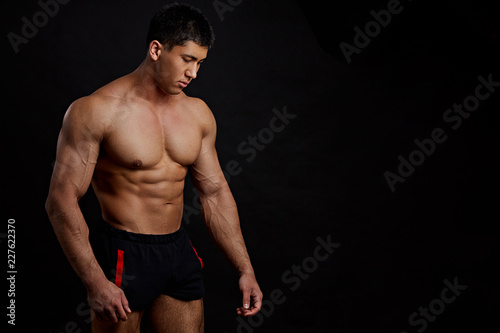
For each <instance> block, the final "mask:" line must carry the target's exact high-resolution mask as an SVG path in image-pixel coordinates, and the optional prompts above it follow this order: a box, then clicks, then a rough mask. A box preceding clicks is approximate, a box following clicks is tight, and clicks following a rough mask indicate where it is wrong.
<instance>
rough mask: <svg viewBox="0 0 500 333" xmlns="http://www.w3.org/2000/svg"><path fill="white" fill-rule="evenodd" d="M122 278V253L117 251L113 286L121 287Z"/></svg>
mask: <svg viewBox="0 0 500 333" xmlns="http://www.w3.org/2000/svg"><path fill="white" fill-rule="evenodd" d="M122 276H123V251H122V250H118V259H117V260H116V278H115V284H116V286H117V287H121V286H122Z"/></svg>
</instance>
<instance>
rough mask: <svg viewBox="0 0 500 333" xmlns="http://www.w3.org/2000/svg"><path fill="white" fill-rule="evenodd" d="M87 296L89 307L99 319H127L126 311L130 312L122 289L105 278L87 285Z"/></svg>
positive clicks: (112, 320) (113, 320)
mask: <svg viewBox="0 0 500 333" xmlns="http://www.w3.org/2000/svg"><path fill="white" fill-rule="evenodd" d="M87 296H88V301H89V305H90V308H91V309H92V310H93V311H94V313H95V315H96V316H97V318H98V319H99V320H106V321H111V322H113V323H117V322H118V321H119V320H123V321H125V320H127V313H131V312H132V310H130V308H129V305H128V301H127V298H126V297H125V293H124V292H123V290H121V289H120V288H118V287H117V286H116V285H115V284H114V283H112V282H111V281H109V280H107V279H103V280H100V281H98V282H96V283H94V284H92V286H89V287H87Z"/></svg>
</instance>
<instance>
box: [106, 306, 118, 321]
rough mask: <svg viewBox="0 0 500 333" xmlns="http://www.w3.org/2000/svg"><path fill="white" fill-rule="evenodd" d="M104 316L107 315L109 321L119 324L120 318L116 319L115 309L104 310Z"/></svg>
mask: <svg viewBox="0 0 500 333" xmlns="http://www.w3.org/2000/svg"><path fill="white" fill-rule="evenodd" d="M104 314H105V317H106V319H107V320H108V321H110V322H112V323H117V322H118V318H117V317H116V312H115V309H114V308H111V309H108V308H106V309H104Z"/></svg>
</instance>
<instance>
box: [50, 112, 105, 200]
mask: <svg viewBox="0 0 500 333" xmlns="http://www.w3.org/2000/svg"><path fill="white" fill-rule="evenodd" d="M101 134H102V133H101V130H100V129H99V126H98V125H97V126H96V125H94V124H92V121H91V120H90V119H89V117H87V115H86V110H85V109H82V108H81V106H71V107H70V108H69V109H68V112H67V113H66V115H65V117H64V120H63V125H62V128H61V131H60V133H59V138H58V141H57V153H56V162H55V164H54V170H53V173H52V180H51V186H50V192H56V193H60V194H62V195H63V196H65V197H67V198H72V199H73V198H75V199H77V200H78V199H80V198H81V197H82V196H83V195H84V194H85V192H86V191H87V189H88V187H89V185H90V181H91V179H92V174H93V172H94V167H95V164H96V163H97V157H98V155H99V145H100V138H101V137H102V135H101Z"/></svg>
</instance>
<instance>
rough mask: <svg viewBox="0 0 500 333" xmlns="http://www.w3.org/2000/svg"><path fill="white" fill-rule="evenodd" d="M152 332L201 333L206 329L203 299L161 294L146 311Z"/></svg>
mask: <svg viewBox="0 0 500 333" xmlns="http://www.w3.org/2000/svg"><path fill="white" fill-rule="evenodd" d="M144 320H147V322H146V323H145V324H146V326H147V328H148V332H151V333H170V332H173V333H200V332H203V330H204V324H205V321H204V311H203V299H198V300H194V301H181V300H178V299H175V298H173V297H171V296H167V295H160V297H158V298H157V299H156V300H155V301H154V302H153V304H152V305H151V307H150V309H149V310H148V311H147V312H146V313H145V315H144Z"/></svg>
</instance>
